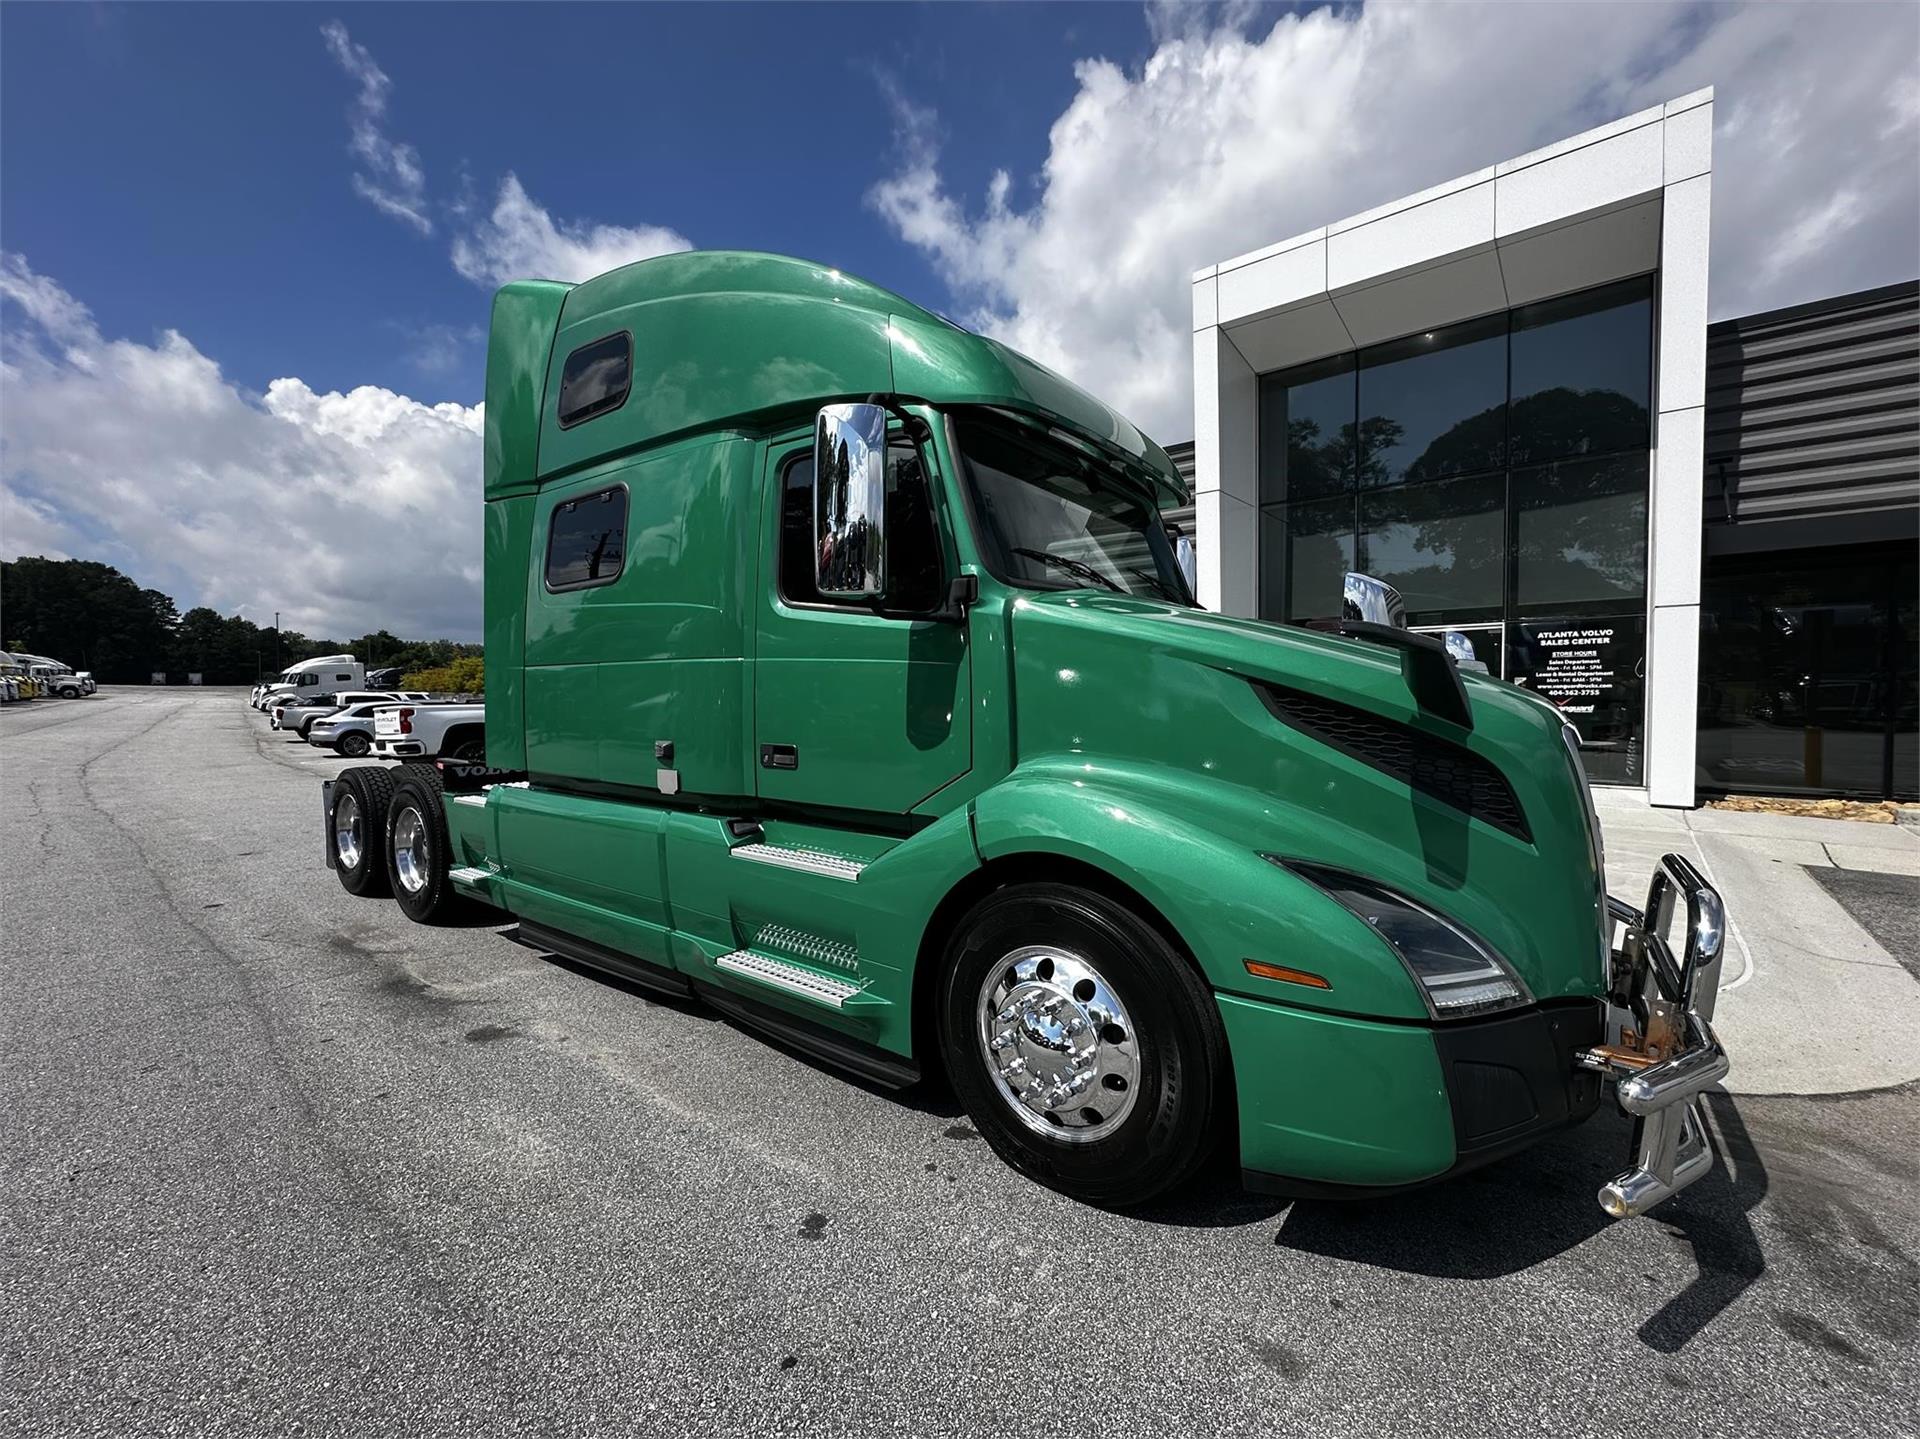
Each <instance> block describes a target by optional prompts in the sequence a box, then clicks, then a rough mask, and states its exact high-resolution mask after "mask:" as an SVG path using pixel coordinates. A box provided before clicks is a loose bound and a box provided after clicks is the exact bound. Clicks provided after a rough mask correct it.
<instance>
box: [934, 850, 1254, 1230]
mask: <svg viewBox="0 0 1920 1439" xmlns="http://www.w3.org/2000/svg"><path fill="white" fill-rule="evenodd" d="M1028 946H1049V947H1054V946H1057V947H1058V948H1059V949H1061V950H1062V951H1065V952H1068V953H1071V954H1074V955H1077V956H1080V957H1081V958H1083V959H1084V960H1085V961H1086V962H1087V963H1089V964H1090V965H1091V966H1092V967H1093V968H1094V969H1096V970H1098V972H1099V974H1100V975H1101V976H1102V978H1103V979H1104V980H1105V982H1106V983H1107V984H1108V985H1109V986H1110V987H1111V989H1112V992H1113V994H1114V995H1115V996H1117V997H1118V999H1119V1001H1120V1003H1121V1005H1122V1006H1123V1007H1124V1009H1125V1011H1126V1014H1127V1016H1128V1018H1129V1020H1130V1021H1131V1022H1132V1023H1133V1024H1135V1025H1136V1026H1138V1031H1139V1032H1138V1041H1139V1042H1138V1045H1137V1051H1136V1057H1137V1060H1138V1066H1137V1069H1136V1070H1135V1077H1134V1079H1133V1081H1132V1085H1133V1087H1134V1088H1136V1090H1137V1092H1136V1093H1135V1094H1134V1095H1133V1096H1132V1099H1131V1107H1130V1108H1129V1109H1127V1110H1126V1112H1125V1115H1124V1118H1118V1119H1115V1120H1109V1121H1108V1122H1110V1123H1113V1124H1114V1125H1115V1127H1114V1128H1112V1130H1111V1131H1110V1132H1108V1133H1106V1134H1104V1135H1101V1136H1099V1137H1094V1138H1088V1139H1085V1140H1083V1141H1081V1142H1068V1141H1067V1140H1065V1139H1062V1138H1055V1137H1053V1134H1052V1133H1051V1132H1040V1130H1043V1129H1046V1128H1047V1126H1046V1125H1044V1124H1043V1125H1041V1126H1039V1129H1036V1128H1035V1127H1033V1126H1032V1122H1031V1121H1027V1120H1024V1119H1023V1118H1022V1117H1021V1115H1020V1113H1019V1111H1018V1101H1017V1100H1015V1099H1014V1097H1013V1095H1012V1093H1011V1091H1010V1089H1009V1087H1008V1085H1007V1084H1006V1082H1005V1081H1004V1080H1003V1079H1002V1078H1001V1075H1000V1072H999V1069H998V1066H997V1064H992V1063H990V1061H989V1059H988V1057H987V1055H986V1054H985V1053H984V1052H983V1050H982V1045H981V1042H980V1037H979V1033H978V1031H977V1028H976V1026H977V1025H978V1024H979V1022H980V1014H981V1011H980V1008H979V1006H980V1003H981V993H982V989H983V987H984V986H985V985H986V984H987V983H988V980H989V977H990V975H992V974H993V972H994V971H995V969H996V968H997V967H998V966H1000V965H1001V964H1004V963H1006V962H1007V961H1008V958H1009V957H1010V956H1012V955H1013V954H1014V953H1015V952H1016V951H1018V950H1020V949H1022V948H1024V947H1028ZM938 1022H939V1031H940V1047H941V1051H942V1057H943V1058H944V1059H945V1061H946V1067H947V1074H948V1077H949V1078H950V1079H951V1081H952V1083H953V1087H954V1091H955V1093H956V1094H957V1095H958V1096H959V1099H960V1102H961V1103H962V1104H963V1105H965V1106H966V1110H967V1113H968V1114H969V1115H970V1116H971V1117H972V1119H973V1122H974V1126H975V1127H976V1128H977V1129H978V1130H979V1131H980V1133H981V1134H982V1135H984V1136H985V1137H986V1140H987V1142H988V1143H989V1144H990V1145H992V1146H993V1149H994V1151H995V1152H996V1153H997V1154H999V1156H1000V1157H1001V1158H1002V1159H1004V1160H1005V1161H1006V1162H1007V1163H1008V1164H1010V1165H1012V1166H1013V1167H1014V1168H1015V1169H1017V1170H1019V1171H1020V1172H1021V1173H1023V1174H1026V1175H1028V1176H1029V1177H1030V1178H1033V1179H1035V1180H1038V1181H1039V1182H1040V1183H1042V1184H1044V1185H1047V1186H1048V1187H1049V1188H1052V1189H1057V1190H1059V1191H1060V1192H1061V1193H1063V1194H1068V1195H1071V1196H1073V1197H1074V1198H1076V1199H1079V1200H1082V1201H1084V1202H1086V1203H1088V1204H1096V1205H1100V1206H1102V1207H1108V1208H1125V1207H1129V1206H1132V1205H1137V1204H1142V1203H1144V1202H1146V1201H1147V1200H1149V1199H1152V1198H1153V1197H1154V1196H1156V1195H1158V1194H1161V1193H1164V1192H1165V1191H1167V1190H1170V1189H1172V1188H1174V1187H1176V1186H1177V1185H1180V1184H1182V1183H1184V1182H1185V1181H1186V1180H1188V1179H1189V1178H1191V1177H1192V1176H1193V1174H1194V1172H1195V1171H1196V1170H1198V1169H1199V1168H1200V1167H1201V1165H1203V1164H1204V1163H1205V1162H1206V1160H1207V1158H1208V1156H1209V1154H1210V1153H1211V1152H1212V1150H1213V1148H1214V1144H1215V1141H1216V1139H1217V1138H1218V1135H1219V1133H1220V1130H1221V1128H1222V1121H1223V1119H1224V1112H1225V1110H1226V1107H1227V1103H1228V1095H1229V1093H1230V1089H1229V1081H1228V1077H1227V1041H1226V1033H1225V1031H1224V1029H1223V1028H1222V1026H1221V1023H1220V1015H1219V1012H1218V1010H1217V1009H1216V1007H1215V1005H1214V1002H1213V996H1212V994H1211V993H1210V992H1209V990H1208V989H1207V986H1206V984H1205V983H1204V982H1203V981H1202V980H1201V978H1200V976H1199V975H1198V974H1196V973H1195V972H1194V969H1193V967H1192V966H1191V965H1190V964H1188V963H1187V961H1186V959H1185V957H1184V956H1183V955H1181V954H1180V953H1179V952H1178V951H1177V950H1175V948H1174V947H1173V946H1172V945H1171V944H1169V943H1168V942H1167V940H1166V939H1165V938H1164V937H1163V936H1162V935H1161V934H1160V932H1159V931H1158V930H1157V929H1155V928H1154V927H1153V926H1152V925H1150V924H1148V923H1147V922H1146V921H1145V920H1143V919H1142V918H1140V916H1138V915H1137V914H1135V913H1134V912H1133V911H1132V910H1130V909H1128V908H1127V907H1126V906H1124V905H1122V904H1120V903H1117V902H1116V901H1114V900H1112V899H1109V898H1108V897H1106V896H1105V895H1102V894H1098V893H1095V892H1094V891H1091V890H1086V889H1081V888H1078V887H1077V886H1073V885H1066V884H1054V883H1036V884H1019V885H1011V886H1008V887H1007V888H1005V889H1001V890H997V891H995V892H994V893H993V894H990V895H988V896H987V897H986V898H985V899H983V900H981V901H980V903H979V904H977V905H976V906H974V908H973V910H972V911H971V912H970V913H968V915H967V916H966V918H965V919H963V920H962V921H961V922H960V924H959V926H958V928H957V929H956V930H955V932H954V936H953V939H952V940H951V942H950V943H949V945H948V948H947V955H946V964H945V968H944V970H943V972H942V974H941V979H940V989H939V1013H938ZM1102 1032H1103V1033H1104V1030H1103V1031H1102ZM1038 1117H1039V1118H1043V1119H1044V1118H1045V1116H1038ZM1059 1127H1060V1128H1062V1129H1064V1128H1065V1126H1059Z"/></svg>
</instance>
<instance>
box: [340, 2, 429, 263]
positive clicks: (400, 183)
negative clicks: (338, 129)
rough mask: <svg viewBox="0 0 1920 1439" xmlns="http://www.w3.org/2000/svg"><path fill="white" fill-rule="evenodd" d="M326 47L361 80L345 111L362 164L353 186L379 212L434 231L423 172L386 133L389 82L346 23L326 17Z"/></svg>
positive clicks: (409, 151) (412, 153)
mask: <svg viewBox="0 0 1920 1439" xmlns="http://www.w3.org/2000/svg"><path fill="white" fill-rule="evenodd" d="M320 34H321V35H322V36H323V37H325V39H326V42H327V50H328V51H329V53H331V54H332V56H333V58H334V59H335V60H336V61H337V62H338V63H339V65H340V68H341V69H342V70H344V71H346V72H347V74H348V75H349V76H350V77H351V78H352V79H353V80H354V81H355V82H356V83H357V84H358V85H359V87H360V88H359V90H358V91H357V92H356V93H355V95H354V97H353V105H352V107H351V108H350V109H349V111H348V118H349V122H350V125H351V129H352V135H353V139H352V150H353V153H354V156H355V157H356V158H357V159H358V160H359V161H360V163H361V166H362V167H363V168H362V169H360V170H358V171H356V172H355V174H354V177H353V189H354V193H355V194H357V195H358V196H359V197H360V198H361V199H363V200H365V201H367V202H368V203H369V204H371V205H373V206H374V207H375V208H376V209H378V210H379V211H381V213H383V214H386V215H391V216H392V217H393V218H394V219H396V220H400V221H403V222H405V223H406V224H408V225H411V226H413V228H414V229H416V230H418V231H419V232H420V233H421V234H423V235H430V234H432V233H433V221H432V220H431V219H430V218H429V217H428V215H427V172H426V170H425V169H424V168H423V167H422V166H421V164H420V155H419V152H418V151H416V150H415V149H414V148H413V146H411V145H407V144H403V143H401V142H399V141H397V140H392V139H389V138H388V137H387V133H386V129H385V122H386V118H387V99H388V96H389V95H391V94H392V91H393V81H391V80H390V79H388V78H387V72H386V71H384V70H382V69H381V68H380V66H379V65H378V64H377V63H375V61H374V58H373V56H372V55H371V54H369V53H368V52H367V47H366V46H364V45H361V44H358V43H356V42H355V40H354V39H353V37H352V36H351V35H349V34H348V33H347V27H346V26H344V25H342V24H341V23H340V22H339V21H338V20H329V21H328V22H327V23H326V24H325V25H322V26H321V27H320Z"/></svg>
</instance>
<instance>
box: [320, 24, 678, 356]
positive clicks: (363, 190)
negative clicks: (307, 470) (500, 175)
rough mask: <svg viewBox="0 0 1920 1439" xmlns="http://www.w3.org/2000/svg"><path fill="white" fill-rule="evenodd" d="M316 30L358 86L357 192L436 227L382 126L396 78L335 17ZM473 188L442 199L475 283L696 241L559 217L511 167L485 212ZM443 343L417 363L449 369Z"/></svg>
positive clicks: (421, 177)
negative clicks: (478, 211) (478, 213)
mask: <svg viewBox="0 0 1920 1439" xmlns="http://www.w3.org/2000/svg"><path fill="white" fill-rule="evenodd" d="M320 33H321V35H322V36H323V37H324V38H325V40H326V42H327V50H328V52H329V53H330V54H332V56H333V58H334V59H335V61H337V62H338V63H339V65H340V68H341V69H342V70H344V71H346V73H347V74H348V75H349V76H350V77H351V78H352V79H353V80H354V81H355V82H356V83H357V84H358V85H359V90H358V91H357V92H356V94H355V95H354V100H353V105H352V107H351V109H350V110H349V112H348V116H349V121H350V126H351V131H352V143H351V149H352V151H353V154H354V155H355V156H356V157H357V158H358V159H359V161H360V162H361V166H362V168H361V169H360V170H359V171H357V172H356V173H355V174H354V177H353V188H354V192H355V193H356V194H358V195H359V196H360V197H361V198H362V199H364V200H367V201H369V202H370V203H371V204H373V205H374V206H375V207H376V208H378V209H379V210H380V211H382V212H383V213H384V214H387V215H391V216H392V217H393V218H395V219H397V220H401V221H404V222H405V223H406V224H408V225H411V226H412V227H413V228H414V229H416V230H418V231H419V232H420V233H421V234H422V235H430V234H432V233H433V220H432V218H431V215H430V213H429V212H430V209H431V205H430V202H429V200H428V196H427V176H426V170H425V168H424V167H423V166H422V165H421V163H420V155H419V152H418V151H416V150H415V149H414V148H413V146H411V145H408V144H403V143H401V142H399V141H396V140H393V139H391V138H389V136H388V135H387V133H386V128H385V127H386V118H387V102H388V99H389V97H390V96H391V95H392V92H393V81H392V80H391V79H389V78H388V76H387V72H386V71H384V70H382V69H381V68H380V66H379V64H378V62H377V61H375V60H374V58H373V55H372V54H371V53H370V52H369V51H368V50H367V47H366V46H364V45H361V44H359V43H358V42H357V41H355V40H354V38H353V37H352V36H351V35H349V34H348V33H347V27H346V26H344V25H342V24H341V23H340V22H339V21H338V20H330V21H328V22H327V23H326V24H325V25H322V26H321V27H320ZM471 192H472V181H471V179H470V178H463V181H462V184H461V187H460V195H459V198H457V199H456V200H454V201H453V202H452V203H450V204H449V205H447V206H446V207H445V208H446V210H447V213H448V216H449V218H450V220H451V226H450V228H452V229H453V230H454V231H455V233H454V237H453V250H452V257H453V266H454V268H455V269H456V270H458V271H459V272H460V273H461V274H462V275H464V276H466V277H467V278H468V279H469V280H472V281H473V282H474V283H475V284H476V285H483V286H487V287H489V288H491V287H493V286H496V285H504V284H506V283H507V282H508V281H509V280H563V281H567V282H569V283H578V282H579V281H581V280H589V279H592V278H593V277H594V276H595V275H599V274H603V273H604V272H606V271H608V270H612V269H615V268H617V267H618V266H621V265H627V264H631V263H632V262H633V261H635V260H650V259H652V258H653V257H654V256H655V255H671V254H674V253H676V252H677V251H680V250H690V249H692V248H693V245H692V242H691V241H689V240H688V239H687V238H686V236H684V235H682V234H680V233H679V232H678V231H675V230H670V229H668V228H666V227H665V226H662V225H605V224H600V223H597V222H595V221H592V220H564V219H563V220H556V219H555V218H554V217H553V215H552V214H551V213H550V212H549V211H548V210H547V209H546V208H545V207H544V206H542V205H541V204H540V203H539V202H537V201H536V200H534V198H533V197H532V196H531V195H529V194H528V193H527V191H526V187H525V186H524V185H522V184H521V183H520V177H519V176H517V175H515V174H513V173H511V172H509V173H508V174H507V176H506V177H505V178H504V179H503V180H501V182H500V189H499V192H498V194H497V195H496V196H495V198H494V202H493V209H492V210H491V211H490V212H489V213H487V214H486V215H484V216H479V217H476V216H475V214H474V208H475V207H474V205H473V202H472V198H471ZM446 352H447V344H446V342H445V341H444V340H442V341H441V342H440V343H438V344H437V345H429V346H428V347H426V351H425V358H424V359H423V360H422V366H421V367H422V368H423V369H427V370H432V369H434V368H436V366H437V367H439V368H447V367H448V366H449V365H450V363H451V361H449V360H448V359H447V358H446Z"/></svg>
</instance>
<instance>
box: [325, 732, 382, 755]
mask: <svg viewBox="0 0 1920 1439" xmlns="http://www.w3.org/2000/svg"><path fill="white" fill-rule="evenodd" d="M334 748H335V749H337V750H339V751H340V753H341V754H343V755H345V756H346V757H347V758H348V759H365V758H366V757H367V756H368V755H369V754H370V753H372V751H373V741H372V740H370V739H368V738H367V737H366V736H365V735H363V734H361V733H360V731H359V730H357V729H350V730H348V731H347V732H346V733H345V734H343V735H341V736H340V740H339V743H337V744H336V745H334Z"/></svg>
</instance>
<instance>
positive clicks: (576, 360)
mask: <svg viewBox="0 0 1920 1439" xmlns="http://www.w3.org/2000/svg"><path fill="white" fill-rule="evenodd" d="M632 388H633V337H632V336H631V335H629V334H628V333H627V332H626V331H625V330H622V331H621V332H620V333H619V334H617V335H608V336H606V337H605V338H604V339H599V340H595V341H593V342H592V343H591V344H587V345H582V346H581V347H580V348H579V349H577V350H575V351H574V352H573V353H572V354H571V355H568V356H567V363H566V365H565V367H564V368H563V369H562V370H561V371H560V428H561V429H563V430H567V429H571V428H573V426H575V425H581V424H585V423H586V422H587V421H588V420H591V419H593V418H595V417H596V416H599V415H604V414H606V413H608V412H609V411H611V410H617V409H619V408H620V407H621V406H622V405H624V404H625V403H626V402H627V391H628V390H630V389H632Z"/></svg>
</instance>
